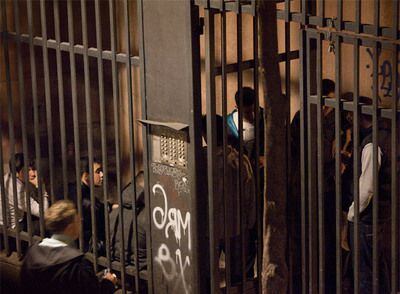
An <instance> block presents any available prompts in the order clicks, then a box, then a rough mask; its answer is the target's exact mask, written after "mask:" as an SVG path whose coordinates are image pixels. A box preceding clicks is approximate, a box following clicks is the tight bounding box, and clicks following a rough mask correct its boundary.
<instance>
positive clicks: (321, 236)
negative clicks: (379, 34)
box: [317, 34, 325, 293]
mask: <svg viewBox="0 0 400 294" xmlns="http://www.w3.org/2000/svg"><path fill="white" fill-rule="evenodd" d="M321 47H322V39H321V34H318V35H317V164H318V173H317V174H318V254H319V256H318V259H319V275H318V276H319V292H320V293H325V224H324V222H325V221H324V215H325V213H324V204H325V199H324V193H325V185H324V184H325V183H324V180H325V177H324V140H323V138H324V125H323V119H324V117H323V116H324V114H323V109H322V107H323V101H322V99H323V98H322V49H321Z"/></svg>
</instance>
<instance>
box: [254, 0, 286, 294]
mask: <svg viewBox="0 0 400 294" xmlns="http://www.w3.org/2000/svg"><path fill="white" fill-rule="evenodd" d="M288 10H290V2H289V1H287V0H285V95H286V99H288V100H289V111H288V114H287V118H286V121H287V124H288V125H290V118H291V116H290V94H291V89H290V87H291V83H290V75H291V71H290V65H291V62H290V22H289V11H288ZM256 134H258V133H256ZM291 137H292V133H291V128H290V127H288V128H287V135H286V138H287V156H288V160H287V162H286V168H287V171H288V172H287V180H286V182H287V190H288V191H290V187H289V186H290V185H289V183H290V179H291V178H292V175H293V170H292V168H291V160H292V146H291V145H292V144H291V141H290V140H291ZM292 242H293V240H291V238H288V244H287V246H288V248H290V249H289V258H288V268H289V272H288V273H289V278H288V280H289V285H288V289H289V293H293V253H292V250H291V248H292Z"/></svg>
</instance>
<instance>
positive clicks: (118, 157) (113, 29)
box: [107, 0, 137, 267]
mask: <svg viewBox="0 0 400 294" xmlns="http://www.w3.org/2000/svg"><path fill="white" fill-rule="evenodd" d="M114 4H115V2H114V0H110V1H109V12H110V14H109V17H110V36H111V52H112V58H111V72H112V87H113V107H114V129H115V131H114V132H115V135H114V139H115V169H116V173H117V198H118V199H122V196H121V193H122V190H121V151H120V136H119V135H120V126H119V125H120V117H119V113H118V112H119V109H120V107H119V83H118V66H117V60H116V59H117V56H116V46H117V45H116V44H117V37H116V23H115V6H114ZM107 262H108V267H111V260H109V259H108V256H107ZM136 267H137V266H136Z"/></svg>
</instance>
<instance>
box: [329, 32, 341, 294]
mask: <svg viewBox="0 0 400 294" xmlns="http://www.w3.org/2000/svg"><path fill="white" fill-rule="evenodd" d="M341 42H342V39H341V37H340V36H339V35H336V38H335V43H336V46H335V48H336V52H335V69H336V71H335V97H336V101H335V104H336V105H335V150H336V152H335V192H336V293H338V294H340V293H342V246H341V229H340V228H341V220H342V174H341V171H340V170H341V168H340V164H341V149H342V140H341V131H342V122H341V117H342V112H343V109H342V103H341V101H340V95H341V93H340V90H341V81H340V77H341V73H342V69H341V54H342V46H341ZM328 225H329V224H328ZM328 274H329V273H328Z"/></svg>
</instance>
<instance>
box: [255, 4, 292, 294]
mask: <svg viewBox="0 0 400 294" xmlns="http://www.w3.org/2000/svg"><path fill="white" fill-rule="evenodd" d="M258 16H259V56H260V67H261V68H260V70H261V77H262V86H263V90H264V103H265V111H266V116H265V158H266V165H265V166H266V171H265V179H264V181H265V186H264V248H263V263H262V293H286V292H287V284H288V268H287V264H286V244H287V230H286V199H287V145H286V142H287V140H286V135H287V131H286V128H287V125H288V122H287V117H288V111H289V103H288V98H286V97H285V96H284V95H282V90H281V76H280V73H279V61H278V38H277V18H276V2H275V1H270V0H259V1H258Z"/></svg>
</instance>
